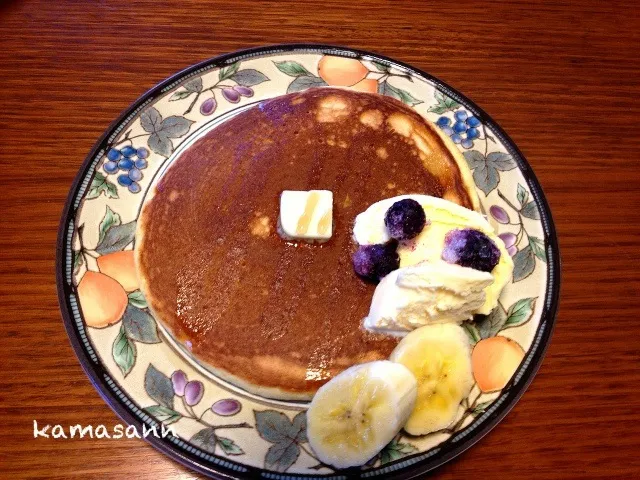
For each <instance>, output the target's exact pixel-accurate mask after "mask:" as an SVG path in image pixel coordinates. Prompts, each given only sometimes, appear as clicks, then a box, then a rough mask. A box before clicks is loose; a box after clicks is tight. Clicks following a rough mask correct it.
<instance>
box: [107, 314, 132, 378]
mask: <svg viewBox="0 0 640 480" xmlns="http://www.w3.org/2000/svg"><path fill="white" fill-rule="evenodd" d="M111 356H112V357H113V361H114V362H116V365H118V368H120V371H121V372H122V374H123V375H124V376H125V377H126V376H127V375H128V374H129V372H130V371H131V369H132V368H133V366H134V365H135V363H136V346H135V344H134V343H133V342H132V341H131V340H129V338H128V337H127V334H126V333H125V331H124V327H123V326H120V331H119V332H118V335H117V336H116V339H115V340H114V341H113V345H112V347H111Z"/></svg>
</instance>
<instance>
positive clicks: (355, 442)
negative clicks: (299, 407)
mask: <svg viewBox="0 0 640 480" xmlns="http://www.w3.org/2000/svg"><path fill="white" fill-rule="evenodd" d="M416 387H417V383H416V379H415V377H414V376H413V374H412V373H411V372H410V371H409V370H408V369H407V368H406V367H405V366H403V365H401V364H399V363H393V362H390V361H388V360H380V361H377V362H370V363H363V364H360V365H355V366H353V367H351V368H348V369H347V370H345V371H344V372H342V373H341V374H339V375H338V376H336V377H334V378H333V379H332V380H331V381H329V382H328V383H326V384H325V385H323V386H322V387H321V388H320V389H319V390H318V392H317V393H316V394H315V396H314V397H313V401H312V402H311V405H310V406H309V410H308V411H307V436H308V439H309V444H310V445H311V448H312V449H313V451H314V452H315V453H316V455H317V456H318V458H319V459H320V460H321V461H322V462H324V463H328V464H329V465H333V466H334V467H337V468H347V467H353V466H357V465H363V464H364V463H366V462H367V461H368V460H369V459H371V458H372V457H373V456H374V455H375V454H376V453H378V452H379V451H380V450H382V448H383V447H384V446H385V445H387V444H388V443H389V442H390V441H391V440H392V439H393V437H394V436H395V435H396V434H397V433H398V432H399V431H400V429H401V428H402V426H403V425H404V424H405V422H406V421H407V418H409V415H410V414H411V412H412V410H413V407H414V404H415V401H416Z"/></svg>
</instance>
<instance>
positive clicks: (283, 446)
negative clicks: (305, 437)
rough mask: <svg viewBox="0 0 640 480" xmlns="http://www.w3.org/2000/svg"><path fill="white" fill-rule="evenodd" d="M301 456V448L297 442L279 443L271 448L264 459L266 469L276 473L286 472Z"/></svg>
mask: <svg viewBox="0 0 640 480" xmlns="http://www.w3.org/2000/svg"><path fill="white" fill-rule="evenodd" d="M299 456H300V447H299V446H298V444H297V443H295V442H279V443H276V444H274V445H271V446H270V447H269V450H267V454H266V455H265V457H264V467H265V468H266V469H268V470H275V471H276V472H286V471H287V470H288V469H289V467H291V465H293V464H294V463H296V460H298V457H299Z"/></svg>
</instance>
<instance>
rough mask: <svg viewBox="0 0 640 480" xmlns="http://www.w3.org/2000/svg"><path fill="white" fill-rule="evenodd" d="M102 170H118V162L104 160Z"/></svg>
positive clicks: (112, 171)
mask: <svg viewBox="0 0 640 480" xmlns="http://www.w3.org/2000/svg"><path fill="white" fill-rule="evenodd" d="M104 171H105V172H107V173H116V172H117V171H118V163H117V162H112V161H109V162H104Z"/></svg>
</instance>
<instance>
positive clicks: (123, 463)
mask: <svg viewBox="0 0 640 480" xmlns="http://www.w3.org/2000/svg"><path fill="white" fill-rule="evenodd" d="M280 42H324V43H333V44H343V45H347V46H351V47H355V48H362V49H367V50H371V51H374V52H378V53H381V54H384V55H387V56H390V57H394V58H397V59H399V60H402V61H405V62H408V63H410V64H413V65H415V66H416V67H418V68H421V69H423V70H425V71H427V72H429V73H431V74H433V75H435V76H437V77H439V78H440V79H442V80H444V81H445V82H447V83H449V84H451V85H453V86H454V87H455V88H458V89H459V90H460V91H462V92H463V93H465V94H466V95H468V96H469V97H470V98H471V99H473V100H474V101H475V102H477V103H478V104H479V105H480V106H482V107H483V108H484V109H485V110H486V111H487V112H488V113H489V114H490V115H492V116H493V118H495V119H496V120H497V121H498V123H500V124H501V125H502V126H503V127H504V128H505V129H506V131H507V132H508V133H509V134H510V135H511V136H512V137H513V139H514V140H515V142H516V143H517V144H518V145H519V147H520V148H521V149H522V151H523V152H524V154H525V156H526V157H527V158H528V160H529V162H530V163H531V165H532V166H533V168H534V170H535V172H536V174H537V176H538V178H539V179H540V182H541V183H542V185H543V187H544V190H545V192H546V195H547V197H548V199H549V202H550V204H551V207H552V211H553V214H554V218H555V222H556V225H557V229H558V232H559V237H560V246H561V255H562V260H563V268H562V270H563V271H562V277H563V285H562V298H561V305H560V312H559V316H558V321H557V326H556V329H555V333H554V336H553V339H552V343H551V346H550V348H549V350H548V353H547V356H546V359H545V361H544V363H543V365H542V368H541V370H540V372H539V374H538V376H537V377H536V379H535V380H534V382H533V384H532V385H531V387H530V388H529V390H528V391H527V393H526V394H525V395H524V397H523V398H522V400H521V401H520V402H519V403H518V405H517V406H516V408H515V409H514V410H513V411H512V412H511V413H510V414H509V415H508V416H507V417H506V419H505V420H504V421H503V422H502V423H501V424H500V425H499V426H498V427H496V428H495V430H493V431H492V432H491V433H490V434H489V435H488V436H487V437H486V438H484V439H483V440H482V441H481V442H480V443H479V444H478V445H476V446H475V447H473V448H472V449H471V450H469V451H468V452H466V453H464V454H463V455H462V456H461V457H459V458H458V459H456V460H455V461H453V462H451V463H450V464H448V465H446V466H445V467H443V468H441V469H439V470H438V471H437V472H436V473H435V475H434V476H435V477H437V478H442V479H454V478H472V477H476V478H482V479H483V480H491V479H510V478H519V479H522V480H525V479H536V480H543V479H556V478H588V479H596V478H598V479H609V478H619V479H631V478H639V477H640V455H639V454H638V449H639V448H640V396H639V394H640V335H639V334H638V332H637V331H636V329H637V328H638V324H639V323H640V308H638V301H639V299H638V297H640V274H639V273H638V269H639V268H640V248H639V245H640V164H639V162H640V158H639V155H640V130H639V128H638V118H640V104H639V102H638V96H639V95H640V62H639V58H640V16H639V14H638V11H637V5H636V2H633V1H627V2H617V1H606V2H605V1H600V0H591V1H590V0H573V1H539V0H527V1H522V2H518V1H505V2H486V3H483V2H478V1H476V2H468V3H467V2H464V1H457V2H451V1H449V2H442V3H438V2H427V1H417V0H416V1H406V2H405V1H375V0H359V1H358V2H343V1H334V0H324V1H322V2H303V1H279V2H267V1H242V2H241V1H228V0H227V1H212V2H205V1H195V0H180V1H163V2H158V1H148V2H141V1H135V2H134V1H131V2H127V1H120V2H116V1H107V0H102V1H63V0H56V1H41V2H37V1H8V2H2V3H1V4H0V75H1V84H0V99H1V100H0V102H1V103H0V105H1V107H2V110H1V111H0V168H1V174H0V207H1V208H0V307H1V315H0V347H1V349H0V355H1V356H0V422H1V423H0V477H1V478H30V479H33V478H64V479H70V478H91V479H93V478H99V479H103V478H113V479H120V478H136V479H137V478H139V479H165V478H166V479H178V478H179V479H187V478H198V477H197V475H195V474H194V473H193V472H191V471H189V470H188V469H186V468H183V467H182V466H180V465H178V464H176V463H175V462H173V461H172V460H170V459H168V458H166V457H164V456H163V455H161V454H160V453H159V452H157V451H155V450H154V449H153V448H152V447H150V446H149V445H147V444H146V443H145V442H143V441H141V440H120V441H114V440H86V439H85V440H53V439H43V438H38V439H34V438H33V420H34V419H36V420H38V422H42V423H52V424H55V423H60V424H63V425H72V424H76V423H78V422H82V423H84V424H93V425H98V424H105V425H108V426H113V425H115V424H117V423H120V420H119V419H118V418H117V417H116V415H115V414H114V413H113V412H112V411H111V410H110V409H109V407H108V406H107V405H106V404H105V403H104V402H103V401H102V399H101V398H100V396H99V395H98V393H97V392H96V391H95V390H94V389H93V387H92V386H91V383H90V382H89V380H88V379H87V377H86V376H85V375H84V373H83V371H82V369H81V367H80V365H79V363H78V361H77V360H76V357H75V355H74V353H73V351H72V349H71V347H70V344H69V341H68V340H67V336H66V334H65V331H64V328H63V324H62V320H61V318H60V313H59V310H58V303H57V299H56V288H55V277H54V260H55V258H54V257H55V242H56V229H57V226H58V221H59V218H60V214H61V211H62V207H63V205H64V202H65V198H66V195H67V192H68V189H69V187H70V185H71V182H72V180H73V178H74V176H75V174H76V172H77V171H78V169H79V167H80V165H81V163H82V160H83V158H84V157H85V155H86V154H87V153H88V152H89V149H90V148H91V147H92V145H93V143H94V142H95V141H96V139H97V138H98V137H99V136H100V134H101V133H102V132H103V131H104V130H105V129H106V128H107V126H108V125H109V123H110V122H111V121H112V120H113V119H115V118H116V117H117V116H118V114H119V113H120V112H121V111H122V110H123V109H125V108H126V107H127V106H128V105H129V103H130V102H132V101H133V100H134V99H135V98H137V97H138V96H139V95H141V94H142V93H144V92H145V91H146V90H147V89H149V88H150V87H152V86H153V85H155V84H156V83H157V82H159V81H161V80H163V79H164V78H166V77H167V76H169V75H171V74H172V73H174V72H176V71H178V70H180V69H182V68H184V67H187V66H189V65H191V64H193V63H196V62H199V61H201V60H204V59H206V58H209V57H212V56H215V55H218V54H221V53H224V52H229V51H232V50H236V49H239V48H244V47H251V46H259V45H264V44H269V43H280Z"/></svg>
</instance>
